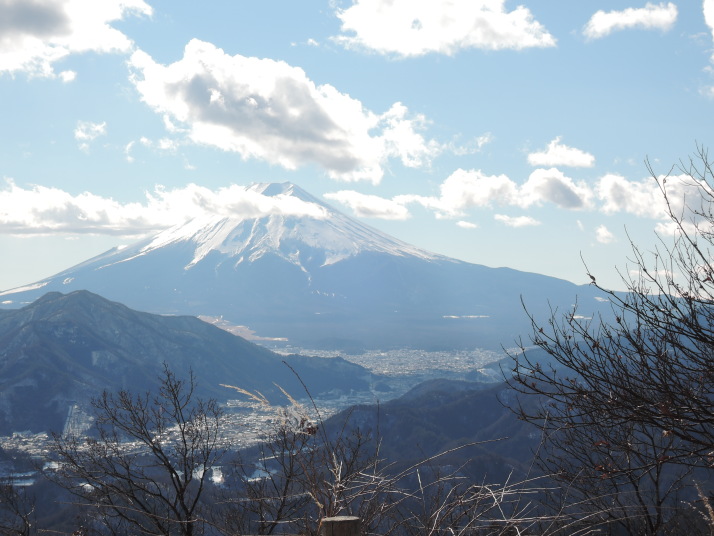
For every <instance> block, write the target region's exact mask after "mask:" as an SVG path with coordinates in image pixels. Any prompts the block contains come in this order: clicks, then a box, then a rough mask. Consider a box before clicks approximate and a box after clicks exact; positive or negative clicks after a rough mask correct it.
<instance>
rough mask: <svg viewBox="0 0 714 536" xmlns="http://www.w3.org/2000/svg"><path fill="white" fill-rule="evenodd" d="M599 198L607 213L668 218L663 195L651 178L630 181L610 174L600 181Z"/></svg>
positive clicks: (598, 187) (598, 186)
mask: <svg viewBox="0 0 714 536" xmlns="http://www.w3.org/2000/svg"><path fill="white" fill-rule="evenodd" d="M597 196H598V198H599V199H600V200H601V201H602V202H603V205H602V210H603V211H604V212H606V213H615V212H627V213H630V214H634V215H636V216H641V217H646V218H655V219H660V218H664V217H666V212H665V211H666V205H665V203H664V200H663V199H662V194H661V192H660V190H659V188H658V187H657V183H656V182H655V181H654V180H653V179H651V178H647V179H643V180H641V181H630V180H627V179H626V178H625V177H623V176H621V175H615V174H608V175H605V176H604V177H602V178H601V179H600V180H599V181H598V185H597Z"/></svg>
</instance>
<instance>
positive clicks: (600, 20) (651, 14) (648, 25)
mask: <svg viewBox="0 0 714 536" xmlns="http://www.w3.org/2000/svg"><path fill="white" fill-rule="evenodd" d="M676 20H677V6H676V5H675V4H673V3H672V2H667V3H666V4H665V3H664V2H661V3H659V4H652V3H650V2H647V4H645V7H642V8H627V9H624V10H622V11H607V12H606V11H597V12H596V13H595V14H594V15H593V16H592V17H591V18H590V20H589V21H588V23H587V24H586V25H585V28H583V35H585V37H587V38H588V39H599V38H601V37H605V36H607V35H610V34H611V33H612V32H614V31H617V30H625V29H628V28H643V29H645V30H655V29H658V30H662V31H667V30H669V29H670V28H671V27H672V26H673V25H674V23H675V21H676Z"/></svg>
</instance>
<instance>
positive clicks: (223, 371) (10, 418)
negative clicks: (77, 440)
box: [0, 291, 371, 435]
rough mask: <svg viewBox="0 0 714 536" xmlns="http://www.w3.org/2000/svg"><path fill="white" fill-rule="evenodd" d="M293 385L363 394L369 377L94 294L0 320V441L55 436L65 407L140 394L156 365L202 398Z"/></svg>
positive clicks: (151, 382)
mask: <svg viewBox="0 0 714 536" xmlns="http://www.w3.org/2000/svg"><path fill="white" fill-rule="evenodd" d="M284 362H287V363H289V364H290V365H291V366H292V367H293V368H294V369H295V371H296V372H297V373H298V374H299V375H300V379H301V380H302V381H304V382H305V384H306V385H307V386H308V388H310V390H311V393H313V394H314V395H316V396H317V395H318V394H320V393H322V392H327V391H332V390H335V389H337V390H347V391H349V390H350V389H366V388H367V387H368V385H367V383H368V380H369V378H371V375H370V374H369V373H368V372H367V371H366V370H365V369H363V368H362V367H360V366H358V365H354V364H350V363H347V362H345V361H344V360H342V359H340V358H334V359H319V358H304V357H301V356H287V357H286V356H279V355H277V354H274V353H273V352H271V351H270V350H268V349H266V348H263V347H260V346H257V345H255V344H252V343H250V342H248V341H246V340H244V339H242V338H240V337H237V336H235V335H232V334H230V333H228V332H226V331H224V330H221V329H220V328H217V327H215V326H212V325H210V324H208V323H206V322H203V321H201V320H199V319H197V318H194V317H191V316H158V315H152V314H149V313H143V312H139V311H135V310H132V309H130V308H128V307H126V306H124V305H122V304H120V303H116V302H112V301H110V300H106V299H104V298H102V297H101V296H98V295H96V294H93V293H90V292H87V291H75V292H72V293H70V294H61V293H57V292H53V293H48V294H46V295H44V296H43V297H42V298H40V299H39V300H38V301H37V302H34V303H32V304H30V305H28V306H25V307H23V308H21V309H15V310H5V311H3V312H2V314H1V315H0V435H7V434H9V433H11V432H13V431H19V430H32V431H46V430H50V429H52V430H56V431H59V430H61V427H62V423H63V422H64V419H65V417H66V415H67V411H68V408H69V407H70V406H71V405H72V404H74V403H75V402H81V403H82V404H83V405H84V406H85V407H86V406H87V405H88V401H89V399H90V398H92V397H96V396H98V395H100V394H101V392H102V390H104V389H108V390H110V391H113V390H118V389H131V390H132V391H134V392H142V391H148V390H151V389H153V388H155V387H156V378H157V377H158V376H159V375H160V373H161V370H162V368H163V364H164V363H166V364H167V365H168V366H169V367H170V368H171V369H172V370H173V371H174V372H175V373H176V374H177V376H179V377H183V378H186V377H188V375H189V373H190V372H191V371H192V372H193V373H194V375H195V377H196V380H197V382H198V394H199V395H200V396H202V397H204V398H207V397H213V398H218V399H223V400H225V399H227V398H229V397H230V396H232V393H230V392H229V391H228V390H227V389H225V388H222V387H220V384H222V383H229V384H232V385H237V386H239V387H241V388H245V389H248V390H251V391H254V390H260V391H261V392H262V393H263V394H265V395H266V396H268V397H269V398H274V397H278V398H280V389H279V388H278V387H276V385H275V384H276V383H277V384H278V385H280V386H281V387H282V388H283V389H285V390H286V391H287V392H289V393H294V394H295V395H296V396H299V393H302V392H303V385H302V383H301V381H300V379H298V378H297V377H296V376H295V374H294V373H293V371H291V370H290V369H289V368H288V367H286V366H285V365H284Z"/></svg>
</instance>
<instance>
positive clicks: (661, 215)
mask: <svg viewBox="0 0 714 536" xmlns="http://www.w3.org/2000/svg"><path fill="white" fill-rule="evenodd" d="M665 179H666V180H665ZM658 182H659V183H660V184H662V183H664V186H665V188H666V190H667V201H668V202H669V208H668V206H667V203H666V202H665V199H664V198H663V196H662V192H661V190H660V187H659V186H658ZM658 182H657V181H655V180H654V179H653V178H651V177H648V178H645V179H643V180H641V181H629V180H627V179H625V178H624V177H621V176H619V175H606V176H604V177H602V178H601V179H600V181H599V182H598V186H597V196H598V198H599V199H600V200H601V201H602V202H603V205H602V210H603V211H604V212H606V213H615V212H626V213H629V214H634V215H636V216H640V217H645V218H652V219H656V220H661V221H660V222H659V223H658V224H657V226H656V230H657V232H659V233H661V234H672V233H674V232H675V231H676V227H677V226H676V224H675V223H674V222H673V221H672V219H671V218H670V216H669V212H668V211H669V210H671V212H672V214H674V215H676V217H677V219H678V220H680V221H681V222H682V224H683V225H684V227H685V228H687V229H688V230H689V231H693V230H694V226H695V225H702V224H703V225H706V226H707V227H708V222H707V221H706V218H704V217H703V216H702V213H703V212H704V211H705V209H703V208H702V207H706V206H707V205H708V204H709V202H710V200H711V198H712V196H714V192H713V191H712V188H711V187H710V186H709V185H708V184H707V183H706V182H701V181H696V180H695V179H693V178H692V177H691V176H690V175H686V174H683V175H669V176H667V177H664V176H660V177H658Z"/></svg>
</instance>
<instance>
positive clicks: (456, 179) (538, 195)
mask: <svg viewBox="0 0 714 536" xmlns="http://www.w3.org/2000/svg"><path fill="white" fill-rule="evenodd" d="M439 191H440V195H439V196H438V197H436V196H421V195H399V196H396V197H395V198H394V201H395V202H397V203H400V204H404V205H406V204H409V203H417V204H420V205H422V206H424V207H426V208H429V209H432V210H434V211H435V213H436V215H437V217H440V218H456V217H459V216H462V215H463V214H464V213H465V211H466V210H468V209H472V208H479V207H489V206H493V205H499V206H516V207H520V208H528V207H530V206H533V205H541V204H543V203H553V204H555V205H557V206H559V207H561V208H567V209H581V208H585V207H587V206H589V205H590V202H591V198H592V196H593V193H592V191H591V189H590V188H589V187H588V186H587V185H586V184H584V183H582V182H579V183H576V182H575V181H573V179H571V178H570V177H567V176H565V175H564V174H563V173H562V172H561V171H559V170H557V169H555V168H552V169H537V170H535V171H534V172H533V173H531V175H530V176H529V177H528V180H527V181H526V182H525V183H523V184H521V185H519V184H517V183H516V182H514V181H513V180H511V179H510V178H508V177H507V176H506V175H487V174H485V173H483V172H482V171H481V170H464V169H457V170H456V171H455V172H454V173H452V174H451V175H450V176H449V177H447V178H446V180H445V181H444V182H443V183H442V184H441V185H440V187H439Z"/></svg>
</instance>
